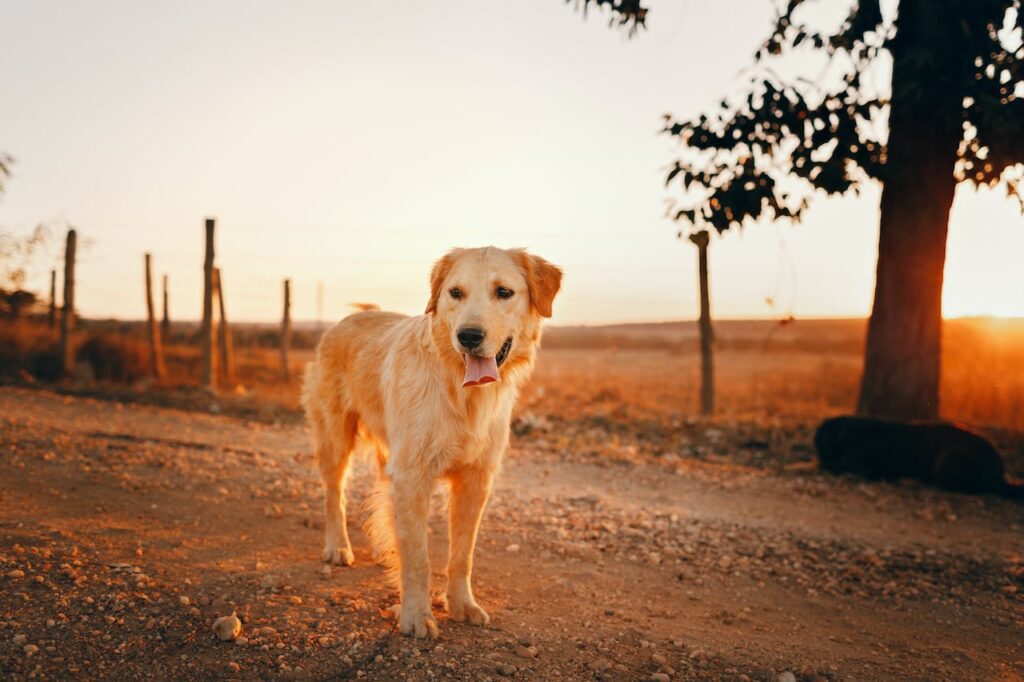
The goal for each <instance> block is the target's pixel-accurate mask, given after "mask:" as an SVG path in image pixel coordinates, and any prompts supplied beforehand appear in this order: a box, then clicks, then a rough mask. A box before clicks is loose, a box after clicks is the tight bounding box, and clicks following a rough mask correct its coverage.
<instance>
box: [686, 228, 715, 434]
mask: <svg viewBox="0 0 1024 682" xmlns="http://www.w3.org/2000/svg"><path fill="white" fill-rule="evenodd" d="M690 241H691V242H693V243H694V244H696V245H697V250H698V253H697V277H698V280H699V284H700V411H701V414H703V415H705V416H710V415H712V414H714V412H715V365H714V355H713V353H714V333H713V331H712V329H711V293H710V290H709V288H708V244H710V243H711V236H710V235H709V234H708V231H707V230H701V231H700V232H696V233H694V234H691V235H690Z"/></svg>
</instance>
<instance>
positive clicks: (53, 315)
mask: <svg viewBox="0 0 1024 682" xmlns="http://www.w3.org/2000/svg"><path fill="white" fill-rule="evenodd" d="M47 324H48V325H49V327H50V329H53V328H54V327H56V326H57V270H56V269H54V270H50V316H49V318H48V320H47Z"/></svg>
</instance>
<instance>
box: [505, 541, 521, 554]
mask: <svg viewBox="0 0 1024 682" xmlns="http://www.w3.org/2000/svg"><path fill="white" fill-rule="evenodd" d="M505 551H506V552H509V553H510V554H515V553H516V552H518V551H519V545H517V544H515V543H513V544H511V545H509V546H508V547H506V548H505Z"/></svg>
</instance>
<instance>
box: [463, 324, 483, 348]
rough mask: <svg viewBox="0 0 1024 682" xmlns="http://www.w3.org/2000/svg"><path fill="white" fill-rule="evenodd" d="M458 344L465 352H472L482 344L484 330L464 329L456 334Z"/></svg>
mask: <svg viewBox="0 0 1024 682" xmlns="http://www.w3.org/2000/svg"><path fill="white" fill-rule="evenodd" d="M458 337H459V343H461V344H462V347H463V348H465V349H466V350H473V349H474V348H476V347H477V346H479V345H480V344H481V343H483V342H484V330H483V329H477V328H476V327H464V328H462V329H460V330H459V333H458Z"/></svg>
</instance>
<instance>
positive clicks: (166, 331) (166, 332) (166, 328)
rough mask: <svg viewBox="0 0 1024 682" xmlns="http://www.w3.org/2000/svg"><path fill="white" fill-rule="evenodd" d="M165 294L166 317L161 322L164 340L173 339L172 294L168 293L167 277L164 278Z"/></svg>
mask: <svg viewBox="0 0 1024 682" xmlns="http://www.w3.org/2000/svg"><path fill="white" fill-rule="evenodd" d="M163 289H164V291H163V294H164V315H163V319H161V320H160V333H161V334H162V336H163V338H164V339H169V338H171V312H170V308H171V306H170V302H169V301H168V298H169V296H170V294H168V293H167V275H164V276H163Z"/></svg>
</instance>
